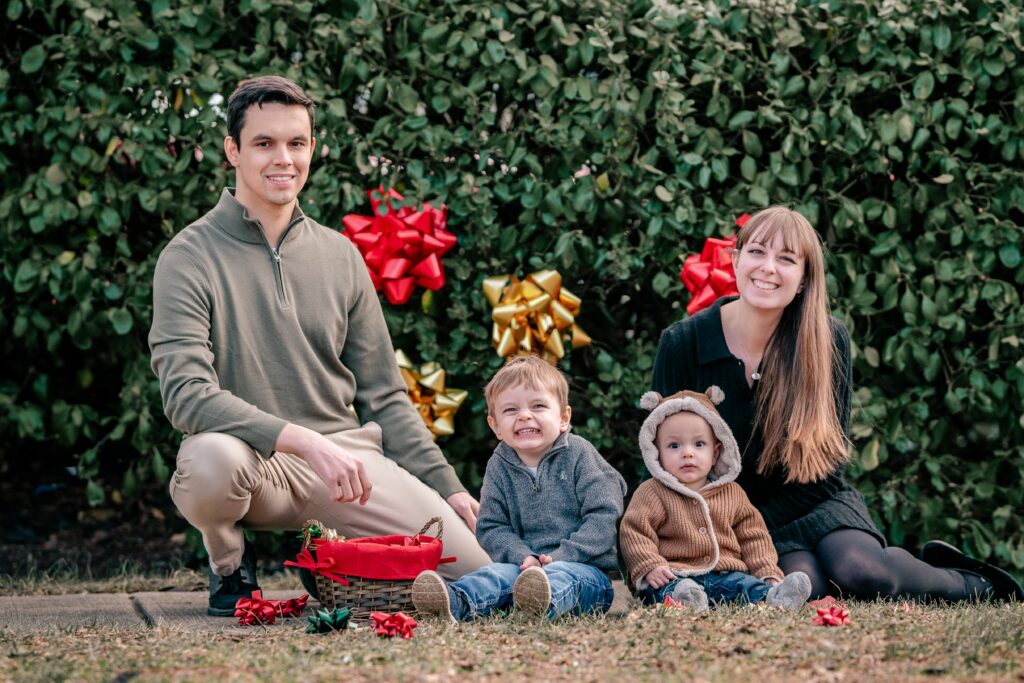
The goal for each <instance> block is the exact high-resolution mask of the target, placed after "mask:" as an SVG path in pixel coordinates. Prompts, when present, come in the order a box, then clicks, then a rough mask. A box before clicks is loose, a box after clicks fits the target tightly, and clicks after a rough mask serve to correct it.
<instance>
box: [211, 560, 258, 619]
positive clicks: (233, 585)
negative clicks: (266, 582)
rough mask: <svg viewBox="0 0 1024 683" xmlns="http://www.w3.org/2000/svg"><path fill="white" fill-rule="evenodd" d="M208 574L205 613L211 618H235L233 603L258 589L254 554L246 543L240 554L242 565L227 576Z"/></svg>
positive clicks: (247, 596)
mask: <svg viewBox="0 0 1024 683" xmlns="http://www.w3.org/2000/svg"><path fill="white" fill-rule="evenodd" d="M209 573H210V602H209V606H208V607H207V608H206V613H207V614H208V615H210V616H211V617H233V616H235V603H237V602H238V599H239V598H249V597H252V592H253V591H258V590H259V589H260V587H259V586H258V585H257V584H256V553H255V552H253V549H252V546H251V545H249V543H248V541H246V543H245V550H244V551H243V552H242V564H241V565H240V566H239V567H238V569H236V570H235V572H234V573H233V574H230V575H229V576H219V575H218V574H214V573H213V569H210V570H209Z"/></svg>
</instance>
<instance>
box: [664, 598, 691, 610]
mask: <svg viewBox="0 0 1024 683" xmlns="http://www.w3.org/2000/svg"><path fill="white" fill-rule="evenodd" d="M661 605H662V606H663V607H683V608H685V607H686V605H684V604H683V603H681V602H679V601H678V600H676V599H675V598H673V597H672V596H671V595H666V596H665V602H663V603H661Z"/></svg>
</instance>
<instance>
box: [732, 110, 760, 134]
mask: <svg viewBox="0 0 1024 683" xmlns="http://www.w3.org/2000/svg"><path fill="white" fill-rule="evenodd" d="M755 116H756V114H755V113H754V112H752V111H738V112H736V113H735V114H733V115H732V117H731V118H730V119H729V124H728V125H729V128H731V129H733V130H735V129H737V128H739V127H741V126H745V125H747V124H748V123H750V122H751V121H753V120H754V117H755Z"/></svg>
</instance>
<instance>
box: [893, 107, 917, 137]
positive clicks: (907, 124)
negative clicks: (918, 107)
mask: <svg viewBox="0 0 1024 683" xmlns="http://www.w3.org/2000/svg"><path fill="white" fill-rule="evenodd" d="M896 131H897V133H898V134H899V137H900V140H902V141H903V142H910V139H911V138H912V137H914V120H913V119H912V118H910V114H903V115H902V116H900V117H899V118H898V119H896Z"/></svg>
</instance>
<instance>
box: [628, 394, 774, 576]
mask: <svg viewBox="0 0 1024 683" xmlns="http://www.w3.org/2000/svg"><path fill="white" fill-rule="evenodd" d="M723 398H724V395H723V394H722V390H721V389H719V388H718V387H716V386H713V387H711V388H709V389H708V390H707V392H706V393H704V394H699V393H697V392H694V391H681V392H679V393H676V394H673V395H671V396H669V397H667V398H662V397H661V395H660V394H658V393H656V392H653V391H650V392H647V393H646V394H644V396H643V397H642V398H641V399H640V406H641V407H642V408H644V409H645V410H650V411H651V414H650V415H649V416H648V417H647V419H646V420H645V421H644V423H643V426H641V427H640V452H641V453H643V457H644V464H646V465H647V469H648V470H649V471H650V473H651V475H652V477H653V478H652V479H648V480H647V481H645V482H644V483H642V484H641V485H640V487H639V488H638V489H637V490H636V493H634V494H633V499H632V500H631V501H630V503H629V508H628V509H627V510H626V514H625V516H623V518H622V525H621V527H620V529H619V548H620V549H621V551H622V556H623V559H624V560H625V563H626V571H627V572H628V574H629V581H630V583H631V585H632V586H634V587H635V588H638V589H640V588H644V587H646V585H647V584H646V581H645V580H644V577H645V576H646V575H647V572H649V571H651V570H652V569H654V568H655V567H669V568H670V569H671V570H672V571H673V572H674V573H675V574H676V575H677V576H681V577H682V576H695V575H700V574H706V573H708V572H711V571H740V572H745V573H747V574H752V575H754V576H756V577H758V578H760V579H765V578H768V577H774V578H776V579H778V580H780V581H781V580H782V578H783V574H782V570H781V569H780V568H779V566H778V562H779V558H778V555H777V554H776V553H775V546H774V545H773V544H772V539H771V536H770V535H769V534H768V529H767V527H765V524H764V520H763V519H762V518H761V514H760V513H759V512H758V511H757V509H756V508H755V507H754V506H753V505H751V503H750V501H749V500H748V499H747V495H746V494H745V493H744V492H743V489H742V488H740V486H739V484H737V483H736V481H735V480H736V477H737V476H738V475H739V473H740V451H739V447H738V446H737V445H736V439H735V438H734V437H733V435H732V431H731V430H730V429H729V426H728V425H727V424H726V423H725V420H723V419H722V417H721V416H720V415H719V414H718V410H717V409H716V408H715V405H716V404H718V403H721V401H722V399H723ZM684 410H685V411H689V412H692V413H696V414H697V415H700V416H701V417H702V418H704V419H705V420H706V421H707V423H708V424H709V425H711V429H712V431H713V432H714V434H715V437H716V438H717V439H718V440H719V441H720V442H721V444H722V450H721V453H720V454H719V456H718V461H717V462H716V463H715V465H714V467H712V468H711V473H710V474H709V476H708V483H707V484H705V485H704V487H703V488H702V489H701V490H700V491H699V492H698V491H693V490H691V489H689V488H687V487H686V486H685V485H684V484H683V483H682V482H680V481H679V480H678V479H676V478H675V477H673V476H672V475H671V474H669V473H668V472H667V471H665V469H664V468H663V467H662V466H661V462H660V461H659V460H658V448H657V446H656V445H655V436H656V435H657V433H658V426H659V425H661V423H662V422H663V421H664V420H665V418H666V417H668V416H669V415H673V414H675V413H678V412H682V411H684Z"/></svg>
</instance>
